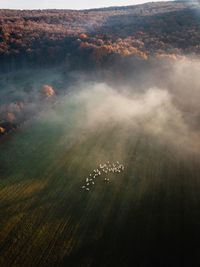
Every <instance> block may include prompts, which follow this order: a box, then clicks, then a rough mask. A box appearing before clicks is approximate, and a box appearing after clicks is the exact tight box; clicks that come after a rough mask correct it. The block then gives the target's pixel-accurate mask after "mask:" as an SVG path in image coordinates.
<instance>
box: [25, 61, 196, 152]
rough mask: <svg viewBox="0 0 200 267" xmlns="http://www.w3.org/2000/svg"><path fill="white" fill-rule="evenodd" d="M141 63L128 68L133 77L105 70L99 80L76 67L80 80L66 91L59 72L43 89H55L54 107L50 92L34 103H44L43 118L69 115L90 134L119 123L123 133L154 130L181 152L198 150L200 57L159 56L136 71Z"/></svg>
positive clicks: (54, 119)
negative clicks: (53, 80)
mask: <svg viewBox="0 0 200 267" xmlns="http://www.w3.org/2000/svg"><path fill="white" fill-rule="evenodd" d="M136 67H137V66H135V65H134V66H133V75H131V71H130V69H129V70H128V71H127V72H128V73H130V75H129V76H130V77H127V75H126V78H123V79H120V78H119V79H118V78H117V77H116V79H115V76H114V75H113V77H112V78H110V75H108V74H107V73H106V75H104V76H103V75H102V76H101V78H99V77H98V79H96V80H95V75H96V74H95V73H93V74H92V75H91V76H89V75H88V74H80V73H79V74H77V73H76V74H75V75H74V77H76V82H75V83H73V86H70V84H68V86H66V88H65V89H66V91H65V93H62V94H60V91H59V90H58V88H56V85H57V84H58V83H59V82H60V83H61V84H62V87H64V85H63V84H64V78H63V75H60V76H59V77H62V80H60V81H58V79H59V78H58V77H57V78H56V79H57V84H56V83H54V84H53V82H50V83H48V84H49V85H45V86H43V87H41V86H40V89H39V90H40V94H41V92H44V91H45V90H44V89H45V88H46V89H48V88H50V89H51V90H50V91H51V94H50V95H49V94H48V97H47V98H48V101H49V98H51V97H53V100H51V101H50V102H49V108H50V109H51V112H49V108H47V109H46V101H47V98H45V104H43V102H42V101H43V99H42V100H41V97H34V99H37V101H36V102H38V103H34V105H35V107H36V108H38V104H39V105H40V106H43V105H44V106H45V110H44V112H43V116H40V119H41V120H48V121H49V122H50V123H51V124H52V127H54V125H56V124H55V123H56V122H58V121H59V122H60V123H61V124H62V125H67V124H68V120H73V123H74V126H76V127H78V128H79V129H82V130H84V132H85V133H87V136H88V137H89V135H90V134H91V133H93V132H95V131H97V130H98V131H101V130H105V129H106V128H109V127H112V126H114V127H116V129H119V130H120V131H121V132H122V133H123V131H124V136H127V134H128V135H129V136H131V135H132V134H133V135H134V134H135V132H137V133H141V134H145V135H148V136H152V137H153V138H155V139H156V140H158V141H159V142H162V143H164V144H166V145H168V146H169V147H171V148H173V149H174V150H176V151H177V152H180V153H186V152H192V153H199V149H200V135H199V134H200V123H199V116H200V104H199V97H200V79H199V73H200V61H199V60H198V59H194V58H181V59H177V60H173V61H169V60H163V61H162V62H161V61H159V62H157V61H156V60H154V63H153V64H152V65H151V64H149V67H148V68H145V70H144V69H143V68H138V69H139V70H138V71H137V75H136V74H135V69H136ZM122 73H123V72H122ZM108 76H109V79H108V78H107V77H108ZM60 79H61V78H60ZM122 81H123V82H122ZM43 82H44V83H45V80H44V81H43ZM48 86H49V87H48ZM41 88H43V89H41ZM53 90H54V91H55V92H54V91H53ZM36 91H37V90H35V89H34V95H35V94H36V93H35V92H36ZM47 91H48V90H47ZM45 92H46V91H45ZM48 92H49V91H48ZM52 92H53V93H52ZM63 92H64V91H63ZM68 92H70V94H69V93H68ZM26 95H29V96H31V93H30V94H27V93H26ZM38 99H39V100H38ZM34 105H33V103H32V104H31V108H34ZM52 105H53V106H52ZM69 105H72V106H73V110H75V114H76V115H75V116H74V115H72V114H71V113H70V112H71V111H70V112H69V108H68V106H69ZM61 109H62V112H60V110H61ZM65 109H66V112H65ZM58 110H59V111H58ZM66 113H68V114H67V116H66ZM44 114H45V115H44ZM49 114H50V115H49ZM63 114H64V115H63ZM70 116H73V118H70ZM80 133H81V131H80ZM110 138H112V137H110ZM121 138H122V139H123V135H121Z"/></svg>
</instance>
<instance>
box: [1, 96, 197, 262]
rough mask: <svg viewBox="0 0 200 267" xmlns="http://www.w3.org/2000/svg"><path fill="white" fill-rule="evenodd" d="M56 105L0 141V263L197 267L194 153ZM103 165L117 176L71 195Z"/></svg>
mask: <svg viewBox="0 0 200 267" xmlns="http://www.w3.org/2000/svg"><path fill="white" fill-rule="evenodd" d="M64 105H65V103H63V104H61V105H60V106H59V107H56V108H55V109H56V112H55V111H54V110H51V111H48V113H47V112H45V111H44V112H43V113H41V114H40V115H39V116H38V118H36V119H35V120H34V121H30V122H28V123H27V124H25V125H24V126H23V127H22V128H20V129H19V130H18V132H17V133H16V134H15V135H10V136H9V137H8V138H9V139H10V140H9V142H7V141H6V140H5V141H2V143H1V144H0V177H1V180H0V199H1V202H0V206H1V207H0V266H1V267H12V266H15V267H29V266H34V267H35V266H37V267H40V266H41V267H45V266H70V267H71V266H76V267H77V266H81V267H82V266H136V267H138V266H162V267H163V266H198V265H196V264H195V263H196V262H197V260H198V247H196V246H195V242H196V241H198V240H199V236H200V235H199V234H200V230H199V223H200V213H199V210H200V194H199V192H200V180H199V176H200V175H199V174H200V164H199V163H200V160H199V158H198V156H197V155H193V154H184V155H182V154H181V153H176V152H175V151H174V150H173V149H172V148H170V147H169V146H168V145H166V144H165V143H163V142H161V141H160V140H159V139H157V138H154V137H153V136H150V135H147V134H145V133H143V132H140V131H139V130H137V129H136V130H135V131H130V128H129V126H128V125H127V124H126V123H124V124H123V123H120V124H119V123H117V122H113V123H109V125H108V124H106V125H102V124H101V125H100V126H99V127H95V128H93V129H92V130H90V131H89V130H87V128H86V127H84V118H85V117H84V115H85V114H84V112H85V108H84V106H80V105H79V107H78V106H77V105H75V104H74V103H73V101H72V103H71V102H70V101H69V102H68V103H67V104H66V106H64ZM60 118H62V119H60ZM77 118H79V120H77ZM80 118H81V119H80ZM108 160H109V161H111V162H113V161H117V160H119V161H120V162H122V163H123V164H124V166H125V171H124V172H123V173H120V174H115V175H110V176H109V177H110V180H111V182H110V183H105V182H104V181H103V178H102V177H99V178H97V179H99V180H98V181H97V182H96V184H95V185H94V187H93V188H92V190H90V191H89V192H85V191H83V190H81V186H82V185H83V184H84V180H85V178H86V177H87V176H88V174H89V173H90V172H91V171H92V170H93V169H94V168H97V167H98V165H99V164H100V163H104V162H107V161H108Z"/></svg>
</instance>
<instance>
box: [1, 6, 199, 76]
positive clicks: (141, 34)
mask: <svg viewBox="0 0 200 267" xmlns="http://www.w3.org/2000/svg"><path fill="white" fill-rule="evenodd" d="M199 14H200V8H199V5H198V4H197V3H196V2H190V4H188V2H185V1H177V2H157V3H147V4H143V5H136V6H128V7H113V8H105V9H94V10H83V11H75V10H34V11H27V10H26V11H25V10H24V11H18V10H0V61H1V67H0V70H3V71H5V70H10V68H14V67H15V66H16V65H17V66H21V67H23V66H26V65H27V64H30V65H36V66H41V65H42V66H55V65H58V64H61V63H63V64H65V65H66V66H68V67H69V66H70V67H71V68H78V67H81V68H82V67H83V66H84V67H85V62H86V60H87V67H88V68H89V67H94V66H95V67H99V66H100V67H102V66H103V65H104V64H106V65H107V64H108V63H109V62H113V60H114V59H116V58H118V57H139V58H142V59H144V60H146V59H148V58H149V57H151V56H156V57H163V56H166V55H167V56H170V57H175V56H177V55H183V54H190V55H191V54H198V53H199V52H200V45H199V44H200V34H199V33H200V16H199Z"/></svg>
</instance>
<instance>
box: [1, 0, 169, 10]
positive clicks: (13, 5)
mask: <svg viewBox="0 0 200 267" xmlns="http://www.w3.org/2000/svg"><path fill="white" fill-rule="evenodd" d="M168 1H170V0H160V1H159V0H154V1H148V0H133V1H132V0H125V1H122V0H109V1H107V0H101V1H100V0H98V1H96V2H94V1H92V0H86V1H84V2H82V1H80V0H74V1H70V2H68V1H65V0H58V1H47V0H42V1H33V0H31V1H25V0H18V1H15V2H14V1H12V0H0V9H78V10H80V9H91V8H103V7H110V6H127V5H137V4H143V3H147V2H168ZM171 1H172V0H171Z"/></svg>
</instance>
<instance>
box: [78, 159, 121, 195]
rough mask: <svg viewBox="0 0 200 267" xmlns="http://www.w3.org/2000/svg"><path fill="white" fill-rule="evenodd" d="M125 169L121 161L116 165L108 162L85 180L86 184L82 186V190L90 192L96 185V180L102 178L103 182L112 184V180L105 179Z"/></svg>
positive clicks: (100, 165)
mask: <svg viewBox="0 0 200 267" xmlns="http://www.w3.org/2000/svg"><path fill="white" fill-rule="evenodd" d="M124 169H125V167H124V165H123V164H121V163H120V162H119V161H117V162H115V163H110V162H109V161H107V163H105V164H99V167H98V168H97V169H94V170H93V171H92V172H91V173H90V174H89V177H87V178H86V179H85V184H84V185H83V186H82V189H83V190H85V191H90V189H91V187H92V186H94V185H95V182H96V178H97V177H100V176H102V177H103V180H104V181H105V182H107V183H109V182H110V179H109V178H107V177H105V176H108V174H109V173H121V172H123V171H124Z"/></svg>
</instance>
